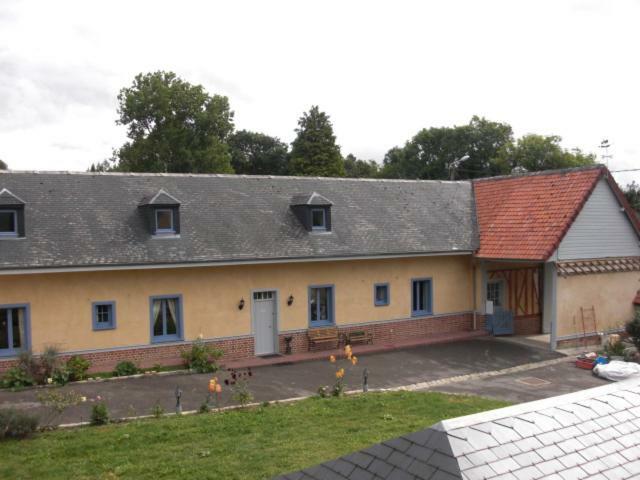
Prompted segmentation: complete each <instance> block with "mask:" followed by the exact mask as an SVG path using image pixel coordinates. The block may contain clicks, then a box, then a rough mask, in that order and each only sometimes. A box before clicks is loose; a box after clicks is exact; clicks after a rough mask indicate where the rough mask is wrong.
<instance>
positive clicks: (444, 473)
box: [277, 378, 640, 480]
mask: <svg viewBox="0 0 640 480" xmlns="http://www.w3.org/2000/svg"><path fill="white" fill-rule="evenodd" d="M638 405H640V380H638V379H637V378H636V379H631V380H625V381H623V382H618V383H612V384H609V385H605V386H602V387H596V388H591V389H588V390H582V391H579V392H575V393H570V394H568V395H561V396H557V397H551V398H546V399H544V400H538V401H534V402H530V403H523V404H519V405H514V406H511V407H506V408H499V409H497V410H490V411H487V412H482V413H477V414H473V415H468V416H465V417H459V418H453V419H450V420H444V421H442V422H439V423H437V424H435V425H433V426H432V427H430V428H427V429H425V430H422V431H419V432H415V433H411V434H408V435H404V436H402V437H398V438H394V439H392V440H388V441H386V442H382V443H379V444H376V445H373V446H371V447H369V448H367V449H365V450H362V451H359V452H355V453H352V454H350V455H346V456H344V457H341V458H338V459H335V460H332V461H329V462H326V463H323V464H320V465H317V466H314V467H311V468H308V469H305V470H302V471H300V472H295V473H290V474H287V475H282V476H280V477H277V479H278V480H356V479H365V478H366V479H376V480H386V479H396V478H398V479H405V480H455V479H460V480H462V479H464V480H490V479H504V480H516V479H525V478H526V479H539V478H540V479H541V478H544V479H547V480H567V479H574V478H575V479H579V478H589V479H593V480H610V479H631V478H640V406H638Z"/></svg>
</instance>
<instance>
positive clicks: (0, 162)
mask: <svg viewBox="0 0 640 480" xmlns="http://www.w3.org/2000/svg"><path fill="white" fill-rule="evenodd" d="M8 168H9V166H8V165H7V164H6V163H5V162H4V161H3V160H2V159H1V158H0V170H7V169H8Z"/></svg>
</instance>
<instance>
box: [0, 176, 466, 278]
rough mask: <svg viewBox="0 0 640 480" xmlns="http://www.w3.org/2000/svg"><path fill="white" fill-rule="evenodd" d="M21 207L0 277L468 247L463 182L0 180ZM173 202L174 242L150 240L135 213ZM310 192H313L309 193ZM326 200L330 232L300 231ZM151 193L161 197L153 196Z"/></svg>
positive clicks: (0, 258) (2, 249)
mask: <svg viewBox="0 0 640 480" xmlns="http://www.w3.org/2000/svg"><path fill="white" fill-rule="evenodd" d="M3 189H6V190H8V191H10V192H11V193H12V194H13V195H15V196H16V197H17V198H19V199H21V200H22V201H24V203H25V207H24V208H25V223H26V237H25V238H23V239H19V240H3V241H2V243H1V244H0V270H2V269H5V270H6V269H24V268H38V267H79V266H80V267H84V266H100V265H103V266H106V265H125V266H126V265H149V264H172V263H193V264H197V263H208V262H237V261H253V260H258V261H259V260H273V259H314V258H328V257H357V256H369V255H395V254H421V253H441V252H442V253H444V252H459V251H469V252H471V251H473V250H475V249H476V248H477V247H478V238H477V233H476V228H475V214H474V207H473V199H472V190H471V185H470V184H469V183H468V182H439V181H403V180H355V179H353V180H349V179H327V178H301V177H267V176H255V177H249V176H234V175H174V174H96V173H73V174H71V173H45V172H39V173H36V172H0V191H1V190H3ZM161 191H162V193H161V195H162V197H163V198H164V197H165V196H168V197H167V198H172V199H174V200H177V201H179V203H180V236H179V238H173V239H154V238H152V236H151V235H150V232H149V230H148V227H147V225H146V224H145V221H144V220H143V218H142V215H141V213H140V210H139V208H138V207H139V205H141V204H147V203H149V202H151V199H153V198H154V197H155V196H156V195H157V194H158V193H159V192H161ZM314 192H315V194H316V195H313V193H314ZM305 195H306V196H309V198H312V200H313V201H312V202H311V203H312V204H314V203H317V202H318V201H321V203H327V202H326V200H329V201H330V203H331V204H332V206H331V212H332V222H331V223H332V233H330V234H323V235H317V234H311V233H309V232H307V231H306V230H305V229H304V228H303V226H302V225H301V224H300V222H299V221H298V220H297V218H296V217H295V215H294V214H293V213H292V211H291V209H290V205H291V203H292V201H293V199H294V197H295V198H296V201H299V200H300V198H304V196H305ZM157 198H158V197H156V199H157Z"/></svg>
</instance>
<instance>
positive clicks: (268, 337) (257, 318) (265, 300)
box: [253, 291, 278, 355]
mask: <svg viewBox="0 0 640 480" xmlns="http://www.w3.org/2000/svg"><path fill="white" fill-rule="evenodd" d="M253 325H254V331H255V349H256V355H269V354H272V353H276V338H277V333H278V326H277V308H276V292H274V291H264V292H253Z"/></svg>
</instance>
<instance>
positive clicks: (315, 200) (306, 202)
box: [291, 192, 333, 233]
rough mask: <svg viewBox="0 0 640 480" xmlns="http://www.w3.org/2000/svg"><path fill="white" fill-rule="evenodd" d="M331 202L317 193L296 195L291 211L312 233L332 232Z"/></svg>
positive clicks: (292, 201)
mask: <svg viewBox="0 0 640 480" xmlns="http://www.w3.org/2000/svg"><path fill="white" fill-rule="evenodd" d="M332 205H333V203H332V202H331V200H328V199H327V198H325V197H323V196H322V195H320V194H319V193H317V192H312V193H304V194H300V195H295V196H294V197H293V198H292V200H291V210H292V211H293V213H294V214H295V216H296V217H297V218H298V220H299V221H300V223H302V225H303V226H304V228H305V229H306V230H308V231H309V232H311V233H320V232H331V206H332Z"/></svg>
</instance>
